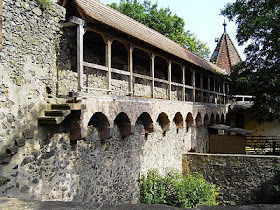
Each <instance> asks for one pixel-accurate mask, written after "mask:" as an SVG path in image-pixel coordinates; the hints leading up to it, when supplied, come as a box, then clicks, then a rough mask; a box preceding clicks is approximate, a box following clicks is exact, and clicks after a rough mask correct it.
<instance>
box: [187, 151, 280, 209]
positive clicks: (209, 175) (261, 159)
mask: <svg viewBox="0 0 280 210" xmlns="http://www.w3.org/2000/svg"><path fill="white" fill-rule="evenodd" d="M279 163H280V157H276V156H253V155H215V154H195V153H188V154H186V155H183V167H184V168H186V167H187V166H188V167H189V169H190V171H191V172H200V173H202V174H203V176H204V178H206V179H207V180H208V181H210V182H212V183H214V184H216V185H217V186H218V187H220V195H219V200H220V202H221V204H223V205H249V204H273V203H279V196H280V194H279V192H277V190H276V188H275V186H276V185H277V184H278V185H279V184H280V173H279V166H278V165H279ZM277 167H278V168H277Z"/></svg>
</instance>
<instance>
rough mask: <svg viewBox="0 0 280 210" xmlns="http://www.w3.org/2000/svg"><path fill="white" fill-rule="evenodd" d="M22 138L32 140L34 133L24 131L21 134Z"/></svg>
mask: <svg viewBox="0 0 280 210" xmlns="http://www.w3.org/2000/svg"><path fill="white" fill-rule="evenodd" d="M22 134H23V137H24V138H25V139H33V138H34V131H33V130H25V131H23V132H22Z"/></svg>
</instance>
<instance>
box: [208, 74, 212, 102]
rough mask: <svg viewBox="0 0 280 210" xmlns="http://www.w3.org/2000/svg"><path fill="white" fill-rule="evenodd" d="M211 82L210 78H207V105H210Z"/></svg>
mask: <svg viewBox="0 0 280 210" xmlns="http://www.w3.org/2000/svg"><path fill="white" fill-rule="evenodd" d="M210 82H211V80H210V77H209V76H208V79H207V92H208V103H210V95H211V93H210V89H211V84H210Z"/></svg>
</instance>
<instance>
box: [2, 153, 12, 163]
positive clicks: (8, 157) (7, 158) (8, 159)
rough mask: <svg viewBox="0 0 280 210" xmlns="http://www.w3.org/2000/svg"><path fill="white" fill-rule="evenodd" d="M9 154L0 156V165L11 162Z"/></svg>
mask: <svg viewBox="0 0 280 210" xmlns="http://www.w3.org/2000/svg"><path fill="white" fill-rule="evenodd" d="M11 158H12V155H11V154H2V155H0V163H9V162H10V161H11Z"/></svg>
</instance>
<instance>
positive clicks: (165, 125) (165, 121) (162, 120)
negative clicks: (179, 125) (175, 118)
mask: <svg viewBox="0 0 280 210" xmlns="http://www.w3.org/2000/svg"><path fill="white" fill-rule="evenodd" d="M157 122H158V123H159V125H160V126H161V129H162V131H164V132H166V131H169V130H170V120H169V118H168V116H167V114H166V113H164V112H162V113H160V115H159V116H158V119H157Z"/></svg>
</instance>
